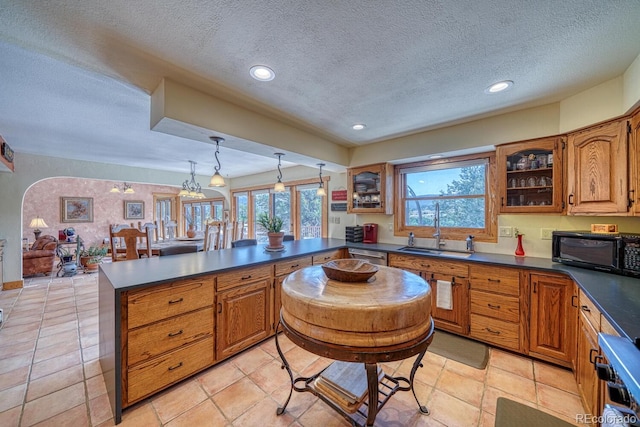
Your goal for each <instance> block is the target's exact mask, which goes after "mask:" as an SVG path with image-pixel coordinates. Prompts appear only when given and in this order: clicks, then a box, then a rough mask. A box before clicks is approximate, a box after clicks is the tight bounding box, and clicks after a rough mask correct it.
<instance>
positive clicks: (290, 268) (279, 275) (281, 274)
mask: <svg viewBox="0 0 640 427" xmlns="http://www.w3.org/2000/svg"><path fill="white" fill-rule="evenodd" d="M335 252H338V251H333V252H331V253H325V254H324V255H323V254H317V255H313V256H312V257H300V258H295V259H292V260H287V261H282V262H278V263H276V266H275V278H274V282H273V283H274V286H273V298H274V300H273V301H274V303H273V322H274V323H273V332H274V333H275V328H276V325H277V324H278V322H279V321H280V309H281V308H282V297H281V295H282V282H284V279H286V278H287V276H288V275H289V274H291V273H293V272H294V271H298V270H300V269H301V268H305V267H309V266H311V265H313V264H314V260H315V257H316V256H317V257H319V258H318V259H320V258H321V257H324V256H334V255H335Z"/></svg>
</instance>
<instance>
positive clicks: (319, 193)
mask: <svg viewBox="0 0 640 427" xmlns="http://www.w3.org/2000/svg"><path fill="white" fill-rule="evenodd" d="M324 165H325V164H324V163H318V166H320V186H319V187H318V190H317V191H316V195H317V196H321V197H324V196H326V195H327V192H326V191H325V189H324V182H323V181H322V167H323V166H324Z"/></svg>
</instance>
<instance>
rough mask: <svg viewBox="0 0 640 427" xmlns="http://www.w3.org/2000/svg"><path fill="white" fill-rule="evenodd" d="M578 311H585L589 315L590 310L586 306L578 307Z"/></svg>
mask: <svg viewBox="0 0 640 427" xmlns="http://www.w3.org/2000/svg"><path fill="white" fill-rule="evenodd" d="M580 309H581V310H582V311H586V312H587V313H591V309H590V308H589V307H587V306H586V305H582V306H580Z"/></svg>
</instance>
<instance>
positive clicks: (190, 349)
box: [99, 239, 640, 423]
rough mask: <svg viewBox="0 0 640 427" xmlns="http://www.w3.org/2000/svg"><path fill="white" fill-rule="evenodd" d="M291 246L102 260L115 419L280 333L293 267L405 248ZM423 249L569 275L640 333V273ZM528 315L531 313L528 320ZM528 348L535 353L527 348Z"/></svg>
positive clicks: (103, 322)
mask: <svg viewBox="0 0 640 427" xmlns="http://www.w3.org/2000/svg"><path fill="white" fill-rule="evenodd" d="M284 244H285V251H284V252H266V251H264V247H262V246H253V247H244V248H234V249H225V250H219V251H212V252H201V253H193V254H184V255H176V256H171V257H164V258H160V257H158V258H150V259H142V260H139V261H131V262H120V263H114V264H105V265H102V266H101V270H100V275H99V332H100V334H99V335H100V344H99V347H100V364H101V367H102V372H103V375H104V378H105V383H106V385H107V392H108V394H109V399H110V402H111V406H112V410H113V412H114V416H115V421H116V423H119V422H120V420H121V416H122V410H123V408H126V407H128V406H130V405H132V404H133V403H135V402H138V401H140V400H142V399H144V398H146V397H148V396H151V395H153V394H155V393H157V392H158V391H160V390H162V389H164V388H166V387H168V386H170V385H171V384H174V383H176V382H178V381H180V380H182V379H184V378H187V377H189V376H191V375H193V374H195V373H196V372H198V371H201V370H203V369H205V368H207V367H209V366H211V365H213V364H215V363H218V362H220V361H222V360H224V359H226V358H228V357H230V356H232V355H234V354H237V353H238V352H240V351H242V350H243V349H245V348H247V347H249V346H251V345H253V344H255V343H257V342H260V341H262V340H264V339H266V338H267V337H269V336H272V335H273V334H274V333H275V326H276V325H275V322H276V319H277V317H278V313H279V308H280V303H279V301H280V284H281V283H282V280H284V277H286V275H287V274H289V273H292V272H294V271H297V270H299V269H301V268H304V267H307V266H311V265H314V264H322V263H324V262H327V261H328V260H331V259H336V258H341V257H345V256H346V252H345V250H346V248H348V247H357V248H366V249H374V250H379V251H385V252H387V253H389V254H404V255H406V252H401V251H399V249H400V246H398V245H390V244H357V243H346V242H345V241H344V240H340V239H308V240H296V241H290V242H285V243H284ZM416 256H421V257H423V258H424V259H433V258H438V261H439V262H440V263H447V262H451V263H454V262H455V263H461V262H463V263H465V264H468V265H470V266H472V267H473V266H474V265H476V266H482V265H491V266H499V267H508V268H511V269H517V270H518V271H521V272H527V273H526V274H530V273H531V272H533V273H531V274H534V273H536V272H538V273H540V274H542V273H553V274H557V275H562V276H567V277H570V278H571V279H573V281H574V282H575V283H577V285H578V287H579V288H580V291H581V292H583V293H584V294H585V296H587V297H588V298H589V299H590V300H591V301H593V303H594V304H595V307H597V309H599V310H600V311H601V312H602V316H603V317H604V318H605V319H606V320H608V322H609V323H610V324H611V326H612V327H613V328H614V329H615V330H616V331H617V332H618V333H619V334H620V335H621V336H625V337H627V338H629V339H632V340H633V339H635V338H636V337H640V280H639V279H634V278H629V277H623V276H616V275H611V274H607V273H600V272H593V271H589V270H582V269H579V268H573V267H567V266H565V265H561V264H557V263H553V262H552V261H551V260H550V259H543V258H531V257H525V258H515V257H513V256H508V255H492V254H484V253H474V254H472V255H470V256H468V257H466V258H464V260H463V261H461V260H460V258H455V257H451V258H449V257H447V256H445V255H436V256H433V255H416ZM524 274H525V273H521V277H524ZM522 286H525V285H522ZM521 295H523V296H524V295H527V294H526V292H522V293H521ZM523 301H526V298H524V297H523ZM523 306H527V307H528V304H524V303H523ZM467 310H468V307H467ZM521 312H522V313H524V312H523V311H521ZM467 315H468V313H467ZM528 322H529V316H528V315H526V316H525V315H524V314H523V315H522V318H521V319H520V323H521V324H523V325H525V324H528ZM523 327H524V326H523ZM523 335H526V334H523ZM524 338H525V337H524V336H523V337H522V339H524ZM519 351H520V352H522V353H524V354H528V347H527V346H521V347H520V349H519Z"/></svg>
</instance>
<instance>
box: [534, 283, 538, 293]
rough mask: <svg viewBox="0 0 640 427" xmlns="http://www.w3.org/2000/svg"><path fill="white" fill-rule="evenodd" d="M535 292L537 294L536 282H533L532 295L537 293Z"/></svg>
mask: <svg viewBox="0 0 640 427" xmlns="http://www.w3.org/2000/svg"><path fill="white" fill-rule="evenodd" d="M537 292H538V282H537V281H534V282H533V293H534V294H535V293H537Z"/></svg>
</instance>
